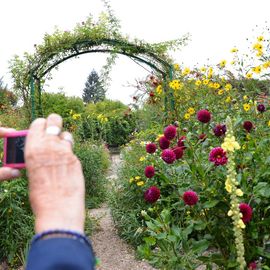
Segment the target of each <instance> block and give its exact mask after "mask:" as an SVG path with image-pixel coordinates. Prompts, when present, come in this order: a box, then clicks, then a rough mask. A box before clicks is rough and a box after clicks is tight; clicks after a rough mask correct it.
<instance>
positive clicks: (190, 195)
mask: <svg viewBox="0 0 270 270" xmlns="http://www.w3.org/2000/svg"><path fill="white" fill-rule="evenodd" d="M183 200H184V202H185V204H187V205H195V204H196V203H197V202H198V200H199V198H198V195H197V193H196V192H195V191H193V190H188V191H186V192H184V194H183Z"/></svg>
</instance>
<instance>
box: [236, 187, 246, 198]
mask: <svg viewBox="0 0 270 270" xmlns="http://www.w3.org/2000/svg"><path fill="white" fill-rule="evenodd" d="M235 194H236V196H239V197H242V196H243V194H244V193H243V191H242V190H241V189H240V188H238V189H236V191H235Z"/></svg>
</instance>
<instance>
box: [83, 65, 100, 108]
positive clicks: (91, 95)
mask: <svg viewBox="0 0 270 270" xmlns="http://www.w3.org/2000/svg"><path fill="white" fill-rule="evenodd" d="M82 98H83V101H84V102H85V103H90V102H93V103H97V102H98V101H103V100H104V99H105V89H104V87H103V85H102V83H101V81H100V78H99V76H98V74H97V72H96V71H95V70H94V69H93V70H92V71H91V73H90V74H89V76H88V77H87V80H86V83H85V88H84V89H83V96H82Z"/></svg>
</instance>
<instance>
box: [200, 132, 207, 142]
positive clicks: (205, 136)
mask: <svg viewBox="0 0 270 270" xmlns="http://www.w3.org/2000/svg"><path fill="white" fill-rule="evenodd" d="M198 138H199V140H201V141H202V142H204V141H205V140H206V138H207V135H206V134H205V133H202V134H200V135H199V136H198Z"/></svg>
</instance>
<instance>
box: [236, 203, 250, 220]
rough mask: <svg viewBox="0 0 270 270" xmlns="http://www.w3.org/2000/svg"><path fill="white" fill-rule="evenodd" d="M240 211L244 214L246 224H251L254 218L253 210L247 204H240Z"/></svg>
mask: <svg viewBox="0 0 270 270" xmlns="http://www.w3.org/2000/svg"><path fill="white" fill-rule="evenodd" d="M239 209H240V212H241V213H242V215H243V217H242V220H243V222H244V223H248V222H250V220H251V218H252V212H253V211H252V208H251V207H250V206H249V205H248V204H246V203H240V204H239Z"/></svg>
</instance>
